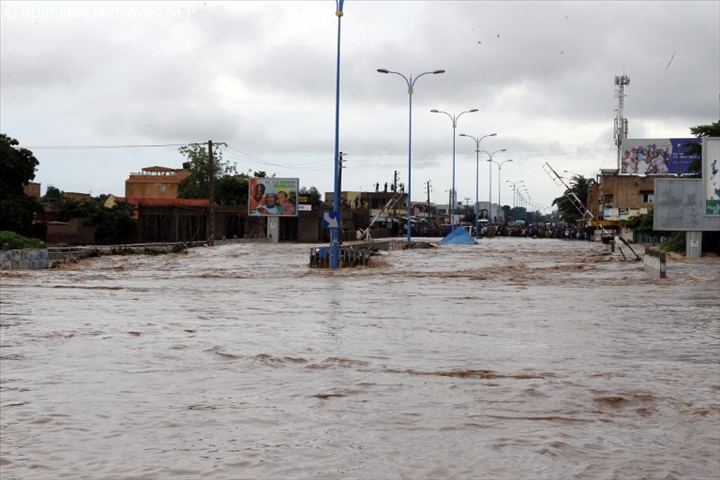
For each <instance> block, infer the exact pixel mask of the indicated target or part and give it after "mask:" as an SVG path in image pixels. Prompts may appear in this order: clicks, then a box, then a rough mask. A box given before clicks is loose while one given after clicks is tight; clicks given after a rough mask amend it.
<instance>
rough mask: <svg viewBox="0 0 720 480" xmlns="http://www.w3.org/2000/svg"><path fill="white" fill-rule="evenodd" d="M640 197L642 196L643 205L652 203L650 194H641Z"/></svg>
mask: <svg viewBox="0 0 720 480" xmlns="http://www.w3.org/2000/svg"><path fill="white" fill-rule="evenodd" d="M642 196H643V203H653V194H652V192H642Z"/></svg>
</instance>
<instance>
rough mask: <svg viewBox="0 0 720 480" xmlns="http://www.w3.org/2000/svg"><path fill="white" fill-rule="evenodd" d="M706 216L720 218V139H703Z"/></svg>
mask: <svg viewBox="0 0 720 480" xmlns="http://www.w3.org/2000/svg"><path fill="white" fill-rule="evenodd" d="M702 155H703V176H702V178H703V180H704V181H705V182H704V183H705V188H704V194H705V195H704V199H705V215H707V216H718V217H720V137H710V138H707V137H706V138H703V147H702Z"/></svg>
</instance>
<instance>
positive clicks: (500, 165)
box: [493, 158, 513, 212]
mask: <svg viewBox="0 0 720 480" xmlns="http://www.w3.org/2000/svg"><path fill="white" fill-rule="evenodd" d="M512 161H513V159H512V158H509V159H507V160H503V161H502V162H500V163H498V162H496V161H495V160H493V163H494V164H495V165H497V166H498V204H497V206H498V209H499V210H500V212H502V204H501V203H500V185H502V184H501V183H500V178H501V176H502V166H503V164H504V163H507V162H512Z"/></svg>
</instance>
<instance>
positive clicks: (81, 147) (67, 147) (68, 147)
mask: <svg viewBox="0 0 720 480" xmlns="http://www.w3.org/2000/svg"><path fill="white" fill-rule="evenodd" d="M185 145H188V144H187V143H153V144H147V145H51V146H38V147H34V146H29V147H24V148H26V149H28V150H43V149H45V150H50V149H52V150H97V149H108V148H163V147H184V146H185Z"/></svg>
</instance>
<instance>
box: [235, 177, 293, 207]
mask: <svg viewBox="0 0 720 480" xmlns="http://www.w3.org/2000/svg"><path fill="white" fill-rule="evenodd" d="M248 183H249V189H250V191H249V192H248V210H249V211H248V215H250V216H255V217H275V216H290V217H296V216H297V214H298V213H297V212H298V204H297V202H298V184H299V183H300V182H299V180H298V179H297V178H274V177H273V178H256V177H251V178H250V181H249V182H248Z"/></svg>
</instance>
